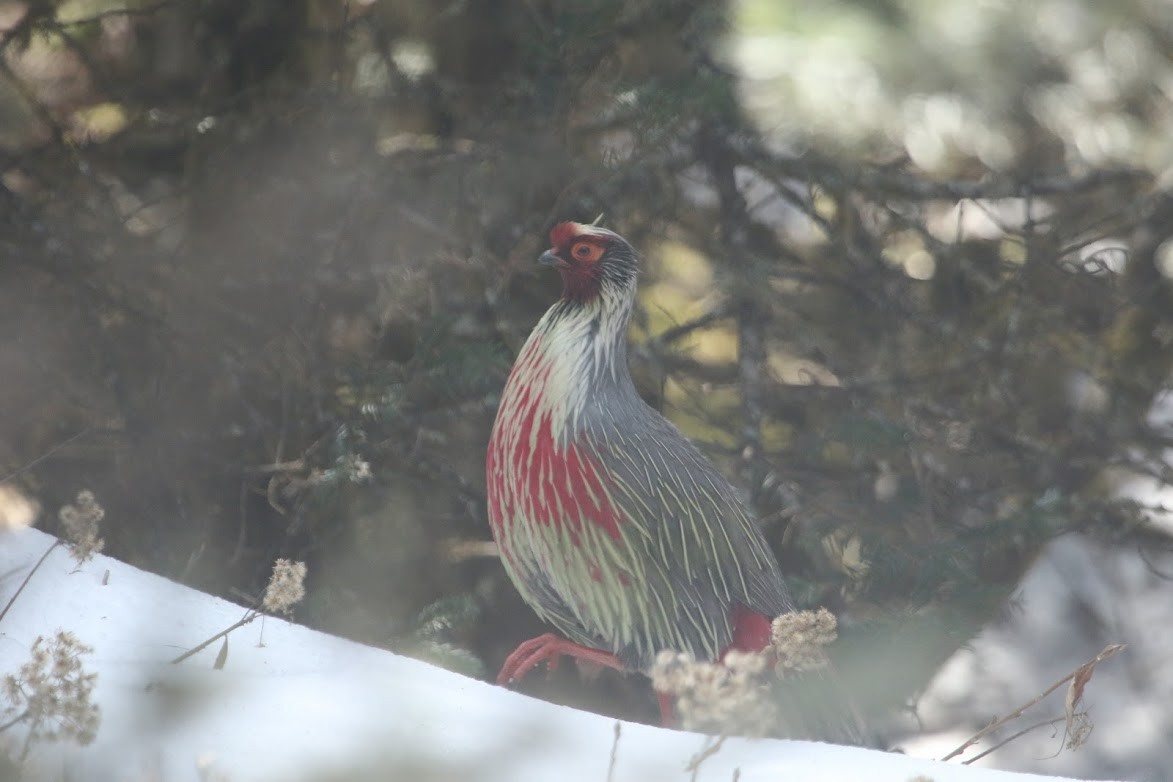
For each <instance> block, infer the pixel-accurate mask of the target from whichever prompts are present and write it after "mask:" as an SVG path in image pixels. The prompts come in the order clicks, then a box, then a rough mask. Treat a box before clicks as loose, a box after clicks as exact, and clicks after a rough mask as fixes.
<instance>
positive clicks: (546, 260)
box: [538, 250, 564, 266]
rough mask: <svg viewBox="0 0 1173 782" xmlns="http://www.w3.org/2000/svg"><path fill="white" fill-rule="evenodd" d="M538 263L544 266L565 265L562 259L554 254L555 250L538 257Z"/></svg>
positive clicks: (547, 251)
mask: <svg viewBox="0 0 1173 782" xmlns="http://www.w3.org/2000/svg"><path fill="white" fill-rule="evenodd" d="M538 263H540V264H542V265H543V266H562V265H564V264H563V262H562V259H561V258H559V257H558V256H557V255H555V254H554V251H553V250H546V251H545V252H544V253H542V254H541V255H539V256H538Z"/></svg>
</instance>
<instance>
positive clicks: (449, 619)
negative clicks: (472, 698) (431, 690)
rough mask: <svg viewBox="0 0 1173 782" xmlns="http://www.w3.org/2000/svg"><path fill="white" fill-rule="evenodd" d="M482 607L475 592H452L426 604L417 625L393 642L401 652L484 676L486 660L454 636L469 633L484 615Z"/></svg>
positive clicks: (467, 673)
mask: <svg viewBox="0 0 1173 782" xmlns="http://www.w3.org/2000/svg"><path fill="white" fill-rule="evenodd" d="M480 615H481V609H480V606H479V604H478V603H477V601H476V599H475V598H473V597H472V596H471V595H467V594H462V595H450V596H448V597H444V598H441V599H440V600H437V601H436V602H434V603H431V604H429V605H427V606H424V608H423V610H421V611H420V612H419V614H418V615H417V616H416V618H415V622H414V627H413V628H412V629H411V630H410V631H409V632H408V633H406V634H405V635H403V636H402V637H399V638H397V639H396V640H395V641H394V642H393V643H392V644H391V648H393V649H394V650H395V651H397V652H401V653H402V654H407V655H410V656H411V657H415V658H418V659H420V660H424V661H425V662H430V663H432V664H433V665H438V666H440V667H441V668H447V669H448V670H450V671H454V672H456V673H462V674H464V675H465V676H472V677H474V678H478V679H479V678H483V677H484V675H485V664H484V663H483V662H482V661H481V659H480V658H479V657H478V656H477V655H476V654H475V653H474V652H473V651H471V650H470V649H469V648H468V647H467V646H465V645H463V644H462V643H460V642H458V641H456V640H454V639H455V638H459V637H462V636H466V635H467V634H468V633H469V631H470V629H471V628H472V626H473V625H474V624H475V622H476V621H477V620H478V619H480Z"/></svg>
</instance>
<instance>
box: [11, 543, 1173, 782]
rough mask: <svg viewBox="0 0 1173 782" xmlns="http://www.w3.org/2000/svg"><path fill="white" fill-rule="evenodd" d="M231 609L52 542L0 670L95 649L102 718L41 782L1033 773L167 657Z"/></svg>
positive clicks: (310, 655)
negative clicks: (43, 654) (66, 635)
mask: <svg viewBox="0 0 1173 782" xmlns="http://www.w3.org/2000/svg"><path fill="white" fill-rule="evenodd" d="M53 541H54V539H53V538H51V537H49V536H47V535H45V534H43V533H41V532H39V531H36V530H23V531H20V532H8V533H0V606H2V605H3V604H4V603H6V602H7V601H8V598H9V597H10V596H11V595H12V594H13V592H14V591H15V590H16V588H17V586H18V585H19V584H20V582H21V581H23V580H24V578H25V576H26V575H27V574H28V573H29V570H30V569H31V568H32V567H33V566H34V564H35V563H36V561H37V560H38V559H39V558H40V557H41V555H42V554H44V552H45V551H46V550H47V549H48V548H49V547H50V546H51V545H52V544H53ZM243 614H244V610H243V609H242V608H240V607H239V606H235V605H232V604H230V603H227V602H225V601H223V600H219V599H217V598H213V597H210V596H207V595H204V594H201V593H199V592H196V591H194V590H191V589H188V588H186V587H183V586H180V585H178V584H175V583H173V582H170V581H168V580H166V579H163V578H161V577H159V576H155V575H152V574H149V573H145V572H142V571H140V570H137V569H135V568H133V567H131V566H129V565H126V564H123V563H120V562H118V561H116V560H113V559H110V558H107V557H103V556H98V557H96V558H95V559H93V560H92V561H90V562H89V563H87V564H86V565H85V566H83V567H81V568H76V567H75V563H74V561H73V560H72V559H71V558H70V556H69V554H68V552H67V551H66V550H65V549H64V548H62V547H59V548H57V549H56V550H55V551H53V552H52V553H51V554H50V555H49V556H48V558H47V559H46V560H45V562H44V564H43V565H42V566H41V568H40V569H39V570H38V571H37V572H36V573H35V574H34V575H33V576H32V579H31V580H30V582H29V584H28V586H27V588H26V589H25V591H24V592H23V593H22V594H21V595H20V596H19V597H18V598H17V599H16V601H15V603H14V604H13V605H12V607H11V609H10V610H9V612H8V614H7V615H5V616H4V617H3V618H0V675H3V674H8V673H15V672H16V671H17V670H18V669H19V667H20V666H21V665H22V664H24V663H25V662H26V661H27V660H28V657H29V650H30V647H31V645H32V644H33V642H34V640H35V639H36V637H37V636H38V635H44V636H52V635H53V634H54V633H56V631H57V630H58V629H64V630H69V631H72V632H73V633H74V634H76V636H77V637H78V639H79V640H80V641H81V642H82V643H85V644H88V645H89V646H92V647H93V649H94V652H93V653H92V654H90V655H86V656H85V657H84V658H83V661H84V665H85V667H86V669H87V670H89V671H91V672H94V673H96V674H97V682H96V687H95V691H94V699H95V700H96V702H97V703H98V705H99V706H100V708H101V712H102V713H101V726H100V728H99V730H98V733H97V738H96V740H95V741H94V742H93V743H92V744H91V745H90V746H88V747H86V748H84V749H78V748H76V747H73V748H69V747H63V746H61V745H59V744H51V743H44V742H39V743H38V744H36V745H35V747H34V751H33V753H32V760H33V761H34V764H35V765H36V767H37V768H38V769H39V771H40V772H41V773H42V774H43V775H44V778H48V779H53V780H57V779H72V780H85V781H88V780H99V781H101V780H115V779H117V780H153V781H154V780H157V781H158V782H189V781H191V782H195V781H196V780H201V781H203V780H212V779H217V780H228V781H229V782H246V781H247V780H280V781H281V782H294V781H295V780H308V779H326V778H329V779H334V780H337V779H360V778H371V779H412V780H428V779H455V778H459V779H463V780H501V781H502V782H504V781H505V780H509V781H510V782H525V781H526V780H534V781H535V782H538V781H540V782H549V781H550V780H559V782H579V781H580V780H581V782H608V781H612V780H613V781H614V782H619V781H621V780H630V781H631V782H635V781H636V780H638V781H639V782H657V781H658V780H665V781H667V780H680V781H681V782H685V780H693V779H696V780H714V781H716V780H720V781H721V782H727V781H728V780H730V779H740V780H742V782H766V781H767V780H768V781H769V782H777V781H778V780H787V782H805V781H810V782H816V781H819V780H826V781H827V782H841V781H842V780H859V779H866V780H869V781H870V782H886V781H888V780H891V782H909V780H912V779H915V778H918V776H920V777H924V778H928V779H931V780H934V782H995V781H997V782H1010V781H1011V780H1026V779H1039V777H1026V776H1023V775H1019V774H1013V773H1009V772H1005V771H995V770H989V769H981V768H973V767H968V766H962V765H958V764H956V763H950V764H945V763H939V762H936V761H932V760H927V759H918V758H914V757H908V756H903V755H899V754H895V753H883V752H874V751H868V750H862V749H855V748H846V747H836V746H832V745H828V744H816V743H809V742H795V741H773V740H748V739H729V740H727V741H724V742H722V743H721V744H720V745H719V746H718V747H717V748H716V750H715V751H713V752H712V754H710V755H709V756H708V757H706V758H705V759H704V760H703V761H702V762H701V763H700V766H699V771H697V772H696V773H695V775H694V774H693V772H692V771H690V770H688V766H689V763H690V762H691V761H692V760H693V759H694V758H696V757H698V755H699V753H702V752H703V751H704V750H706V749H712V748H713V747H714V744H713V740H712V739H709V738H706V737H704V736H700V735H697V734H690V733H683V732H677V731H668V730H661V729H658V728H652V727H648V726H645V725H637V724H631V723H619V724H618V731H619V735H618V741H617V743H616V730H617V727H616V726H617V723H616V722H615V721H614V720H610V719H607V718H604V717H599V716H596V715H592V714H587V713H584V712H579V711H575V710H572V709H567V708H562V707H558V706H553V705H550V704H547V703H543V702H540V701H537V700H534V699H531V698H527V697H525V696H522V695H518V694H516V693H513V692H509V691H506V690H504V689H501V688H499V687H493V686H490V685H488V684H485V683H483V682H479V681H475V680H472V679H468V678H465V677H463V676H460V675H457V674H453V673H449V672H447V671H444V670H441V669H439V668H435V667H433V666H430V665H427V664H425V663H421V662H418V661H415V660H411V659H408V658H404V657H400V656H397V655H394V654H391V653H389V652H386V651H383V650H380V649H374V648H371V647H366V646H362V645H359V644H355V643H351V642H349V641H345V640H342V639H339V638H335V637H331V636H328V635H324V634H322V633H318V632H315V631H313V630H309V629H306V628H304V627H299V626H297V625H293V624H289V623H287V622H284V621H281V620H277V619H272V618H267V619H264V620H263V622H262V620H258V621H256V622H254V623H252V624H249V625H247V626H245V627H242V628H240V629H237V630H235V631H233V633H232V634H231V636H230V641H229V648H228V655H227V658H226V660H224V661H223V662H224V664H223V667H222V668H221V669H220V670H216V669H215V667H214V663H215V662H216V657H217V655H218V653H219V652H220V651H221V647H220V644H219V643H216V644H212V645H211V646H210V647H209V648H207V649H205V650H204V651H202V652H200V653H198V654H196V655H194V656H192V657H190V658H189V659H187V660H186V661H184V662H183V663H181V664H179V665H171V664H169V663H168V660H171V659H172V658H174V657H176V656H178V655H179V654H181V653H182V652H184V651H186V650H187V649H189V648H191V647H193V646H195V645H196V644H198V643H200V642H201V641H203V640H204V639H206V638H208V637H210V636H212V635H213V634H215V633H216V632H218V631H220V630H222V629H224V628H225V627H227V626H229V625H231V624H232V623H234V622H236V621H237V620H239V619H240V618H241V617H242V615H243ZM1166 632H1168V631H1166ZM1167 640H1168V639H1166V642H1167ZM1158 642H1159V641H1158ZM1097 676H1099V674H1097ZM3 705H4V704H3V703H2V702H0V709H2V708H3ZM1107 717H1108V715H1097V719H1098V720H1100V721H1101V722H1102V723H1103V727H1102V730H1105V731H1107V730H1116V733H1114V734H1113V740H1114V741H1118V740H1120V739H1121V738H1122V737H1121V736H1120V735H1117V734H1118V733H1120V732H1126V730H1127V727H1128V726H1117V728H1119V729H1118V730H1117V729H1116V728H1113V727H1112V726H1110V725H1108V724H1107V722H1108V720H1107ZM19 731H20V727H19V726H18V727H16V728H12V729H9V730H7V731H5V732H3V733H0V742H4V743H5V744H6V745H7V749H8V750H9V753H10V754H11V753H13V752H18V751H19V749H20V747H21V736H20V735H18V734H19ZM1137 738H1138V739H1140V738H1142V737H1139V736H1138V737H1137ZM930 751H931V752H933V753H936V752H937V749H936V748H932V749H931V750H930ZM2 773H3V769H2V767H0V774H2Z"/></svg>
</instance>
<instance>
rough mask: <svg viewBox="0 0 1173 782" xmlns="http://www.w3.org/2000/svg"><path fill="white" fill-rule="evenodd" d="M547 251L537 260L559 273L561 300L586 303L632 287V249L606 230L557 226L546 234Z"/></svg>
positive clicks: (634, 268)
mask: <svg viewBox="0 0 1173 782" xmlns="http://www.w3.org/2000/svg"><path fill="white" fill-rule="evenodd" d="M550 245H551V247H550V249H549V250H546V251H545V252H544V253H542V255H541V257H539V258H538V261H539V262H540V263H543V264H546V265H547V266H553V267H555V268H556V269H558V271H559V272H560V273H561V274H562V298H563V299H566V300H568V301H575V302H579V303H586V302H588V301H591V300H593V299H595V298H597V297H598V296H599V295H600V294H601V293H604V292H614V293H626V292H628V291H632V290H634V288H635V277H636V272H637V269H638V261H637V259H636V254H635V250H633V249H632V247H631V245H630V244H628V243H627V241H626V240H625V239H624V238H623V237H622V236H620V235H619V234H617V233H615V232H614V231H608V230H607V229H606V228H599V227H598V226H594V225H585V224H583V223H558V225H556V226H554V228H553V229H552V230H551V231H550Z"/></svg>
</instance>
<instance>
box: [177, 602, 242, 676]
mask: <svg viewBox="0 0 1173 782" xmlns="http://www.w3.org/2000/svg"><path fill="white" fill-rule="evenodd" d="M258 616H263V614H261V612H260V611H257V610H256V609H255V608H250V609H248V611H247V612H245V615H244V616H243V617H242V618H241V619H239V620H238V621H236V622H234V623H233V624H232V625H230V626H228V627H226V628H224V629H223V630H221V631H220V632H218V633H216V634H215V635H213V636H212V637H211V638H209V639H208V640H206V641H204V642H203V643H200V644H197V645H196V646H194V647H192V648H191V649H188V650H187V651H186V652H184V653H183V654H181V655H179V656H178V657H176V658H175V659H174V660H172V661H171V664H172V665H178V664H179V663H181V662H183V661H184V660H186V659H187V658H188V657H191V656H192V655H194V654H197V653H199V652H202V651H203V650H204V649H207V648H208V647H209V646H211V645H212V644H214V643H215V642H216V641H218V640H220V639H221V638H223V637H225V636H226V635H228V634H229V633H231V632H232V631H233V630H236V629H237V628H240V627H244V626H245V625H246V624H248V623H250V622H252V621H253V620H255V619H256V618H257V617H258Z"/></svg>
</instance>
